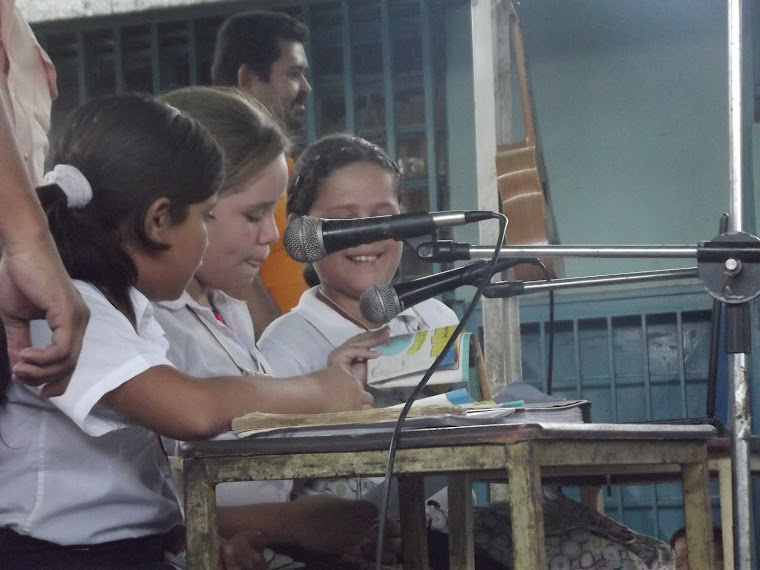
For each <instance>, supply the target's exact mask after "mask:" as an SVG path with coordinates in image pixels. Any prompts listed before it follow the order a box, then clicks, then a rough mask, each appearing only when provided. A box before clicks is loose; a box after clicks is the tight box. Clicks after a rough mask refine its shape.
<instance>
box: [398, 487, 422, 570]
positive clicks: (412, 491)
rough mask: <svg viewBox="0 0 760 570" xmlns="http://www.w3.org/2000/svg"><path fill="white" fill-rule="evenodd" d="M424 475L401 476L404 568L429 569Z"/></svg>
mask: <svg viewBox="0 0 760 570" xmlns="http://www.w3.org/2000/svg"><path fill="white" fill-rule="evenodd" d="M424 487H425V486H424V480H423V478H422V477H418V476H413V477H409V476H406V477H399V478H398V500H399V510H400V514H401V536H402V537H403V538H402V540H403V541H402V543H401V547H402V549H403V555H404V568H405V569H406V568H408V569H409V570H428V543H427V528H426V519H425V488H424Z"/></svg>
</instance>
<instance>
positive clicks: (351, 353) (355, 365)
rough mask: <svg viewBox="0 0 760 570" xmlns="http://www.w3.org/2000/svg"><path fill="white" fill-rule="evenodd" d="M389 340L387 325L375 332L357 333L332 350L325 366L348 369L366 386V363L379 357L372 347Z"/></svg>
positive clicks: (378, 353)
mask: <svg viewBox="0 0 760 570" xmlns="http://www.w3.org/2000/svg"><path fill="white" fill-rule="evenodd" d="M389 338H390V332H389V329H388V326H387V325H386V326H383V327H381V328H379V329H377V330H373V331H368V332H363V333H359V334H357V335H356V336H352V337H351V338H349V339H348V340H347V341H346V342H344V343H343V344H341V345H340V346H339V347H337V348H336V349H334V350H333V351H332V352H331V353H330V355H329V356H328V357H327V364H328V366H332V365H337V366H343V367H346V368H348V369H349V370H351V372H352V373H353V374H354V376H356V377H357V378H358V379H359V381H360V382H361V383H362V384H364V385H366V384H367V366H366V362H367V360H369V359H370V358H377V357H378V356H380V352H379V351H377V350H374V347H376V346H377V345H379V344H383V343H385V342H388V339H389Z"/></svg>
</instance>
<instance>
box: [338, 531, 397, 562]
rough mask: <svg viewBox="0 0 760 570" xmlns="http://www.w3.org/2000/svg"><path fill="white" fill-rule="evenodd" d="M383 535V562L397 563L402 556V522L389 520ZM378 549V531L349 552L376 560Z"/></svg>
mask: <svg viewBox="0 0 760 570" xmlns="http://www.w3.org/2000/svg"><path fill="white" fill-rule="evenodd" d="M383 536H384V539H383V543H384V545H383V564H389V565H395V564H396V563H397V562H398V560H399V559H400V558H401V523H400V522H399V521H388V522H387V523H386V524H385V534H384V535H383ZM376 550H377V532H374V533H372V534H371V535H370V536H369V537H368V538H367V540H365V541H364V542H362V543H360V544H359V545H357V546H356V547H355V548H353V549H352V550H351V551H350V552H349V553H348V554H352V555H353V556H357V557H359V558H364V559H366V560H374V559H375V551H376Z"/></svg>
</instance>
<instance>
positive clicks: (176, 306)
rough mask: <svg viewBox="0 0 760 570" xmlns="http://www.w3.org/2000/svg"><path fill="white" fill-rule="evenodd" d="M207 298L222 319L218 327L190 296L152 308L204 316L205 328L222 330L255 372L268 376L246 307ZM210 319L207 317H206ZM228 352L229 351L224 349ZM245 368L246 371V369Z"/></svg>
mask: <svg viewBox="0 0 760 570" xmlns="http://www.w3.org/2000/svg"><path fill="white" fill-rule="evenodd" d="M209 295H210V297H211V301H212V302H213V303H214V306H215V307H216V309H217V310H218V311H219V314H220V315H221V316H222V318H223V319H224V324H222V323H220V322H219V321H218V320H217V319H216V317H215V316H213V311H211V309H209V308H208V307H206V306H204V305H201V304H200V303H198V302H197V301H196V300H195V299H193V298H192V297H191V296H190V294H189V293H188V292H187V291H185V292H183V293H182V296H181V297H180V298H179V299H176V300H174V301H159V302H157V303H156V304H157V305H159V306H161V307H163V308H164V309H167V310H169V311H184V310H185V309H186V308H190V309H192V310H193V311H194V312H196V313H197V314H198V315H201V316H202V315H206V316H207V317H208V318H209V321H208V323H207V324H208V326H214V323H216V326H219V327H223V328H224V329H229V330H227V333H226V334H227V335H228V336H230V337H231V338H234V339H235V343H236V344H239V345H240V347H241V349H242V348H243V347H244V350H245V351H246V352H247V353H248V355H249V357H250V358H252V359H253V361H254V363H256V364H257V366H256V368H255V369H254V370H255V371H258V372H261V373H264V374H271V367H270V366H269V364H268V363H267V361H266V359H265V358H264V356H263V355H262V354H261V352H259V350H258V349H257V348H256V337H255V335H254V330H253V321H252V320H251V317H250V313H249V312H248V305H247V304H246V302H245V301H241V300H239V299H235V298H233V297H230V296H229V295H227V294H225V293H223V292H221V291H217V290H214V289H211V290H209ZM209 315H210V316H209ZM226 348H227V349H229V348H230V347H226ZM246 368H248V367H246Z"/></svg>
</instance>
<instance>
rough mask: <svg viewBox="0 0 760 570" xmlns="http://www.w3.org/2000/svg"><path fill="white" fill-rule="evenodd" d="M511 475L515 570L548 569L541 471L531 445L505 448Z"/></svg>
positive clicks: (526, 443)
mask: <svg viewBox="0 0 760 570" xmlns="http://www.w3.org/2000/svg"><path fill="white" fill-rule="evenodd" d="M505 449H506V452H507V472H508V473H509V492H510V495H511V501H510V503H509V507H510V513H511V515H512V538H513V544H514V553H515V555H514V556H515V560H514V567H515V570H536V569H537V568H546V567H547V565H546V548H545V546H544V509H543V506H542V498H543V490H542V488H541V468H540V466H539V464H538V462H537V461H536V458H535V455H534V452H533V445H532V442H529V441H528V442H521V443H516V444H514V445H509V446H506V447H505Z"/></svg>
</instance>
